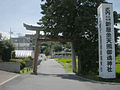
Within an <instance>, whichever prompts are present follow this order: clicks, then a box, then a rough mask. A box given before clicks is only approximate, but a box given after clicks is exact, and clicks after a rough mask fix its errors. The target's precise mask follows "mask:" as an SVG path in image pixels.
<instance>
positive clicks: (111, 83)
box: [37, 73, 120, 85]
mask: <svg viewBox="0 0 120 90" xmlns="http://www.w3.org/2000/svg"><path fill="white" fill-rule="evenodd" d="M37 75H39V76H52V77H60V78H62V79H69V80H77V81H82V82H91V83H98V84H109V85H120V83H113V82H101V81H95V80H90V79H86V78H83V77H80V76H77V75H74V74H45V73H38V74H37Z"/></svg>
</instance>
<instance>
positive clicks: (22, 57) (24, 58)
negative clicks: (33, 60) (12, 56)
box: [17, 57, 25, 59]
mask: <svg viewBox="0 0 120 90" xmlns="http://www.w3.org/2000/svg"><path fill="white" fill-rule="evenodd" d="M17 59H25V57H17Z"/></svg>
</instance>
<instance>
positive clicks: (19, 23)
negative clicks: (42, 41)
mask: <svg viewBox="0 0 120 90" xmlns="http://www.w3.org/2000/svg"><path fill="white" fill-rule="evenodd" d="M107 1H109V2H112V3H113V10H115V11H117V12H118V13H120V0H107ZM40 4H41V0H1V1H0V32H10V28H11V31H12V32H13V35H19V36H21V35H24V34H25V33H30V31H28V30H26V29H25V28H24V27H23V23H26V24H30V25H37V24H36V22H38V21H39V19H40V18H41V17H42V16H43V15H42V14H41V13H40V12H41V7H40Z"/></svg>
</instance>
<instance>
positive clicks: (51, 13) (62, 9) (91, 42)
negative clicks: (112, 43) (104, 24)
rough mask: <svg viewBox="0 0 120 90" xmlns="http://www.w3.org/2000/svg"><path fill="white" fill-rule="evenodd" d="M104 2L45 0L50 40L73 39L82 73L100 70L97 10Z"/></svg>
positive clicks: (79, 68) (44, 22) (44, 25)
mask: <svg viewBox="0 0 120 90" xmlns="http://www.w3.org/2000/svg"><path fill="white" fill-rule="evenodd" d="M42 1H44V0H42ZM102 2H105V0H46V2H45V3H44V4H42V5H41V8H42V12H41V13H42V14H43V15H44V16H43V17H42V19H41V20H40V21H42V24H43V27H44V31H46V32H50V33H49V38H63V39H67V40H68V39H69V40H73V42H74V48H75V51H76V53H77V55H78V72H79V73H81V74H88V73H89V72H97V71H98V68H97V67H98V31H97V7H98V6H99V5H100V3H102ZM115 20H116V19H115ZM59 34H62V35H59ZM117 34H118V33H117V32H116V37H117Z"/></svg>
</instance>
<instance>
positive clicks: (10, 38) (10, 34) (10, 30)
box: [10, 27, 11, 41]
mask: <svg viewBox="0 0 120 90" xmlns="http://www.w3.org/2000/svg"><path fill="white" fill-rule="evenodd" d="M10 41H11V27H10Z"/></svg>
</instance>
